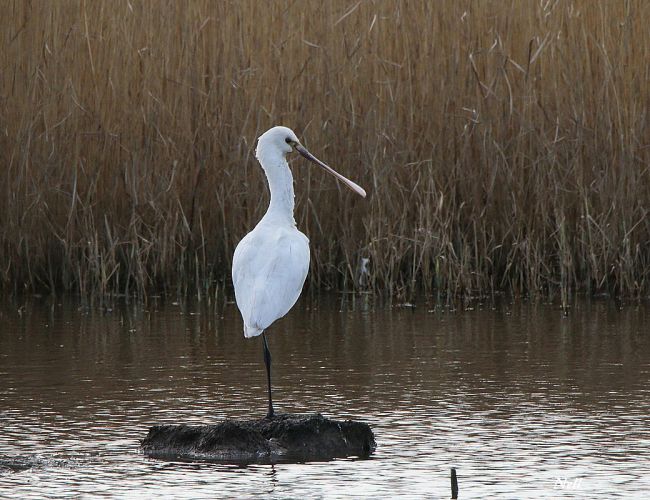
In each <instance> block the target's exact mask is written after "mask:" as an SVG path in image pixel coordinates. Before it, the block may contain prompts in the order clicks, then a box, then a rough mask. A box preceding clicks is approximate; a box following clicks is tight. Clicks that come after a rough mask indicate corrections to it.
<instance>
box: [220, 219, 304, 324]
mask: <svg viewBox="0 0 650 500" xmlns="http://www.w3.org/2000/svg"><path fill="white" fill-rule="evenodd" d="M260 229H261V228H260ZM308 271H309V240H308V239H307V237H306V236H305V235H304V234H302V233H300V232H298V231H297V230H293V231H290V232H289V231H284V230H275V231H272V232H271V231H258V232H256V231H253V232H251V233H250V234H248V235H247V236H246V237H245V238H244V239H243V240H241V242H240V243H239V245H237V248H236V249H235V255H234V257H233V266H232V280H233V284H234V286H235V298H236V300H237V306H238V307H239V310H240V311H241V314H242V317H243V319H244V326H245V328H244V333H245V335H246V336H254V335H259V334H260V333H262V331H263V330H265V329H266V328H268V327H269V326H270V325H271V323H273V322H274V321H275V320H277V319H279V318H281V317H282V316H284V315H285V314H287V313H288V312H289V310H290V309H291V308H292V307H293V305H294V304H295V303H296V301H297V300H298V297H299V296H300V292H301V291H302V287H303V285H304V283H305V278H306V277H307V272H308Z"/></svg>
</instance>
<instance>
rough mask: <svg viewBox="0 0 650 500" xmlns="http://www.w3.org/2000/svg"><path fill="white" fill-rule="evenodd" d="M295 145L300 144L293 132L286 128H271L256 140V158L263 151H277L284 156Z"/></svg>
mask: <svg viewBox="0 0 650 500" xmlns="http://www.w3.org/2000/svg"><path fill="white" fill-rule="evenodd" d="M296 144H300V141H298V137H297V136H296V134H295V132H294V131H293V130H291V129H290V128H288V127H273V128H271V129H269V130H267V131H266V132H264V133H263V134H262V135H261V136H260V138H259V139H258V140H257V151H256V156H257V157H258V158H259V157H260V153H262V152H264V151H279V152H281V154H282V155H283V156H286V155H287V154H288V153H291V151H293V147H294V146H295V145H296Z"/></svg>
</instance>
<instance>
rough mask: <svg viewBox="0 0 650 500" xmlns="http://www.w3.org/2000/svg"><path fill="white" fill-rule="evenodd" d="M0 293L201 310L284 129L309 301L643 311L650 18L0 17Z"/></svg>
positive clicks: (52, 6) (46, 13)
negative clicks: (446, 301)
mask: <svg viewBox="0 0 650 500" xmlns="http://www.w3.org/2000/svg"><path fill="white" fill-rule="evenodd" d="M1 7H2V12H3V15H2V16H1V17H0V40H1V42H0V71H1V72H2V75H1V79H0V162H1V164H0V167H1V168H0V187H1V192H2V195H1V197H0V210H1V213H0V244H1V246H0V287H1V288H2V289H4V290H5V291H9V292H20V291H24V290H26V291H39V290H40V291H56V292H63V291H72V292H80V293H81V294H85V295H87V294H113V293H126V294H134V293H138V294H144V293H150V292H157V291H161V290H162V291H164V292H167V293H178V292H181V293H192V294H197V293H198V294H199V295H204V294H206V293H208V294H213V293H214V292H215V289H216V287H220V286H221V285H222V284H223V286H226V287H227V286H228V279H229V268H230V263H231V255H232V251H233V249H234V246H235V244H236V243H237V241H238V240H239V239H240V238H241V237H242V236H243V235H244V234H245V233H246V231H247V230H249V229H250V228H252V227H253V225H254V224H255V222H256V221H257V220H258V219H259V217H261V215H262V214H263V212H264V210H265V208H266V203H267V200H268V195H267V193H266V185H265V179H264V177H263V175H262V172H261V170H260V169H259V167H258V165H257V163H256V161H255V159H254V155H253V153H254V147H255V139H256V137H257V136H259V135H260V134H261V133H262V132H263V131H264V130H266V129H267V128H268V127H270V126H272V125H275V124H284V125H287V126H290V127H292V128H293V129H294V130H295V131H296V132H297V133H298V135H299V136H300V137H301V138H302V139H303V142H304V143H305V144H306V145H307V146H308V147H309V148H310V150H312V151H313V152H314V153H315V154H316V155H317V156H319V157H320V158H322V159H323V160H325V161H327V162H328V163H330V164H332V165H333V166H335V167H336V168H337V169H339V170H340V171H341V172H342V173H344V174H345V175H347V176H349V177H350V178H352V179H355V180H356V181H358V182H359V183H360V184H361V185H363V186H364V187H365V188H366V189H367V190H368V192H369V198H368V199H367V200H361V199H359V198H358V197H355V196H354V195H353V194H351V193H348V192H347V191H346V190H344V189H343V188H341V187H337V185H336V184H335V182H334V180H333V179H332V178H330V177H329V176H327V177H326V176H324V174H322V173H321V171H319V170H314V169H313V168H310V167H308V166H307V165H305V162H304V161H302V160H299V159H296V160H295V161H294V162H293V167H294V175H295V177H296V196H297V212H296V220H297V222H298V226H299V227H300V228H301V229H303V230H304V231H305V232H306V233H307V234H308V235H309V237H310V239H311V242H312V268H311V274H310V278H308V282H309V283H310V284H311V285H312V286H315V287H321V288H332V287H335V288H339V289H340V288H347V289H354V288H357V287H358V286H359V285H358V278H359V276H358V274H359V262H360V259H361V258H369V259H370V266H369V271H370V274H369V275H368V276H367V280H365V281H367V287H369V288H370V289H373V290H377V291H384V292H387V293H390V294H393V295H398V296H402V297H406V298H409V297H412V296H413V295H414V294H416V293H417V292H418V291H425V292H427V293H429V292H433V293H442V294H449V295H458V294H461V295H466V294H467V295H474V294H478V293H491V292H492V291H495V290H506V291H511V292H513V293H515V294H523V293H527V294H534V295H538V294H545V295H546V294H549V293H550V294H553V293H557V292H563V296H564V297H566V295H567V294H569V293H572V292H573V291H585V292H587V293H601V292H608V293H614V294H618V295H627V296H639V295H645V294H647V293H648V292H649V290H650V243H649V242H650V217H649V213H648V212H649V210H650V171H649V170H650V167H649V164H650V149H649V147H650V126H649V119H650V117H649V115H648V109H650V99H649V92H650V90H649V89H650V63H649V61H650V29H648V25H649V24H650V2H647V1H644V0H630V1H623V0H621V1H592V0H584V1H550V0H548V1H547V0H543V1H519V0H511V1H493V2H489V1H482V2H474V1H467V2H463V1H457V0H453V1H445V2H427V1H422V2H420V1H417V2H410V1H409V2H407V1H397V0H396V1H358V2H357V1H351V2H349V1H339V0H328V1H326V2H322V1H321V0H301V1H282V2H280V1H271V2H266V1H260V0H248V1H239V0H236V1H215V2H206V1H192V2H175V1H168V2H158V1H156V2H153V1H152V2H138V1H134V0H131V1H111V2H108V1H105V2H99V1H98V2H95V1H88V2H77V1H75V2H71V1H60V2H28V1H6V0H5V1H3V2H2V5H1Z"/></svg>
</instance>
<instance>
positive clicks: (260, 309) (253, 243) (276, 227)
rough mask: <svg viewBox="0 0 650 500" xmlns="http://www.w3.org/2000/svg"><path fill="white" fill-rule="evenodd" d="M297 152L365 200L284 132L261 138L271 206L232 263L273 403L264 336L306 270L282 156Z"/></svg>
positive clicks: (248, 333)
mask: <svg viewBox="0 0 650 500" xmlns="http://www.w3.org/2000/svg"><path fill="white" fill-rule="evenodd" d="M294 148H295V150H296V151H298V152H299V153H300V154H301V155H302V156H304V157H305V158H307V159H308V160H310V161H312V162H314V163H315V164H316V165H319V166H320V167H322V168H323V169H325V170H326V171H327V172H329V173H330V174H332V175H333V176H334V177H336V178H337V179H339V180H340V181H342V182H343V183H344V184H345V185H346V186H348V187H349V188H350V189H352V191H354V192H355V193H358V194H359V195H361V196H363V197H365V196H366V192H365V191H364V190H363V188H361V187H360V186H358V185H357V184H355V183H354V182H352V181H351V180H349V179H347V178H345V177H343V176H342V175H341V174H339V173H338V172H336V171H335V170H333V169H332V168H330V167H329V166H327V165H325V164H324V163H323V162H322V161H320V160H319V159H318V158H316V157H315V156H314V155H312V154H311V153H310V152H309V151H307V150H306V149H305V148H304V147H303V146H302V144H300V141H298V138H297V137H296V134H294V132H293V131H292V130H291V129H289V128H287V127H273V128H272V129H270V130H268V131H266V132H265V133H264V134H262V135H261V136H260V138H259V139H258V142H257V150H256V151H255V156H256V157H257V159H258V161H259V162H260V164H261V165H262V168H263V169H264V173H265V174H266V178H267V180H268V182H269V190H270V191H271V203H270V204H269V208H268V210H267V211H266V214H265V215H264V217H262V219H261V220H260V221H259V223H258V224H257V226H255V228H254V229H253V230H252V231H251V232H250V233H248V234H247V235H246V236H244V238H243V239H242V240H241V241H240V242H239V244H238V245H237V248H235V255H234V256H233V261H232V281H233V284H234V286H235V299H236V301H237V307H239V310H240V312H241V315H242V318H243V319H244V336H245V337H246V338H250V337H257V336H258V335H262V340H263V348H264V363H265V365H266V378H267V381H268V385H269V412H268V414H267V418H271V417H273V400H272V398H271V352H270V351H269V345H268V343H267V342H266V336H265V335H264V330H266V329H267V328H268V327H269V326H271V324H272V323H273V322H274V321H275V320H276V319H279V318H281V317H282V316H284V315H285V314H287V313H288V312H289V310H290V309H291V308H292V307H293V305H294V304H295V303H296V301H297V300H298V297H299V296H300V292H301V290H302V286H303V284H304V283H305V278H306V277H307V271H308V270H309V239H307V236H305V235H304V234H302V233H301V232H300V231H298V229H297V228H296V221H295V220H294V218H293V207H294V194H293V176H292V175H291V170H290V169H289V164H288V163H287V160H286V156H287V154H288V153H291V151H293V149H294Z"/></svg>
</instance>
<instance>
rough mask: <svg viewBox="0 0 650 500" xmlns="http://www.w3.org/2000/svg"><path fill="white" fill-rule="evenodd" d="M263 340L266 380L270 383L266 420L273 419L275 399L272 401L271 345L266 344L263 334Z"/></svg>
mask: <svg viewBox="0 0 650 500" xmlns="http://www.w3.org/2000/svg"><path fill="white" fill-rule="evenodd" d="M262 340H264V364H265V365H266V378H267V380H268V382H269V412H268V414H267V415H266V418H273V399H271V351H269V344H268V343H267V342H266V335H264V333H262Z"/></svg>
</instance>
